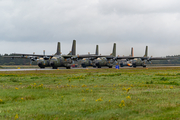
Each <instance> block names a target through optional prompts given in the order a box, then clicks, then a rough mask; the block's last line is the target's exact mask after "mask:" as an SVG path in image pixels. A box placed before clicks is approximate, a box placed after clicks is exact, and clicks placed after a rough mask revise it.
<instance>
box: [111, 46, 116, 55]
mask: <svg viewBox="0 0 180 120" xmlns="http://www.w3.org/2000/svg"><path fill="white" fill-rule="evenodd" d="M111 55H112V56H114V57H115V56H116V43H114V45H113V51H112V54H111Z"/></svg>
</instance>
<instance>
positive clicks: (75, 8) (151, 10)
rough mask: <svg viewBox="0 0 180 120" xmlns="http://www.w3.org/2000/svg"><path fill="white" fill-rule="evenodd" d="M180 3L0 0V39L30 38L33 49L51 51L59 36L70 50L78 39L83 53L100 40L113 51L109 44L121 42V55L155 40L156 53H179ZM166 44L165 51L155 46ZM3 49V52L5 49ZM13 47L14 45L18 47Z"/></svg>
mask: <svg viewBox="0 0 180 120" xmlns="http://www.w3.org/2000/svg"><path fill="white" fill-rule="evenodd" d="M179 3H180V1H178V0H158V1H157V0H143V1H142V0H128V1H127V0H126V1H124V0H111V1H109V0H51V1H49V0H38V1H37V0H31V1H24V0H18V1H13V0H8V1H7V0H1V1H0V16H1V19H0V27H1V29H0V43H2V44H8V45H16V46H19V47H21V46H26V45H27V43H28V44H31V45H32V47H33V48H32V49H30V48H29V49H30V50H37V49H39V50H37V51H39V52H40V51H42V50H43V49H44V48H43V46H46V49H47V51H51V52H52V53H54V51H52V48H50V46H53V45H52V44H56V43H57V42H58V41H60V42H61V43H63V44H62V45H63V46H66V47H65V48H63V49H64V50H65V52H69V46H71V43H72V40H73V39H76V40H77V46H79V48H77V49H78V50H77V51H79V53H87V52H91V53H92V52H93V53H94V49H95V45H96V44H99V45H100V48H102V49H101V50H100V51H103V52H102V53H104V54H109V53H111V51H112V50H111V48H110V47H109V46H112V44H113V43H114V42H116V43H117V47H118V46H119V48H117V49H118V50H119V51H123V52H119V54H121V55H122V54H123V55H127V54H128V55H129V54H130V52H129V51H130V47H132V46H135V47H136V46H139V47H137V48H136V50H137V51H138V54H139V55H141V54H144V52H143V53H141V51H144V48H145V45H149V46H152V47H150V48H153V50H152V53H153V54H155V55H157V56H158V55H161V54H162V55H166V54H168V55H169V54H173V53H174V54H178V53H177V50H180V49H179V48H178V47H175V46H177V45H178V44H180V41H179V38H180V34H179V31H180V14H179V13H180V8H179V6H178V5H179ZM13 43H14V44H13ZM18 44H21V45H18ZM55 46H56V45H55ZM87 46H88V49H89V50H87ZM101 46H102V47H101ZM173 46H174V47H173ZM106 48H108V49H106ZM163 48H166V50H163ZM169 48H177V50H174V49H170V50H168V49H169ZM142 49H143V50H142ZM154 49H155V50H154ZM161 50H163V51H166V53H164V52H156V51H161ZM1 51H2V53H4V52H5V49H1ZM9 51H14V47H12V46H11V47H10V50H8V52H9ZM23 52H29V51H23ZM77 53H78V52H77ZM117 53H118V52H117Z"/></svg>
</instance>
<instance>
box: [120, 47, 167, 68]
mask: <svg viewBox="0 0 180 120" xmlns="http://www.w3.org/2000/svg"><path fill="white" fill-rule="evenodd" d="M117 59H118V58H117ZM169 59H170V58H165V57H164V58H163V57H148V46H146V49H145V54H144V56H143V57H129V58H127V60H128V61H130V62H128V64H129V65H128V66H132V67H137V66H142V67H146V62H149V63H151V60H169Z"/></svg>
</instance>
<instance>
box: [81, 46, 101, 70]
mask: <svg viewBox="0 0 180 120" xmlns="http://www.w3.org/2000/svg"><path fill="white" fill-rule="evenodd" d="M88 55H99V46H98V45H96V50H95V54H88ZM94 62H95V59H94V58H83V59H82V61H81V66H82V67H83V68H86V67H87V66H93V67H94V68H96V66H95V63H94Z"/></svg>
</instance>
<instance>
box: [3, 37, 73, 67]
mask: <svg viewBox="0 0 180 120" xmlns="http://www.w3.org/2000/svg"><path fill="white" fill-rule="evenodd" d="M75 54H76V40H73V45H72V51H71V52H70V53H69V54H68V55H61V49H60V42H58V45H57V52H56V53H55V54H54V55H45V51H44V54H43V55H37V54H21V53H14V55H20V56H7V57H10V58H29V59H30V60H31V61H37V63H38V66H39V67H40V68H45V67H52V68H53V69H57V68H58V67H66V68H67V69H70V68H71V64H72V60H71V58H72V57H73V56H74V55H75Z"/></svg>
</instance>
